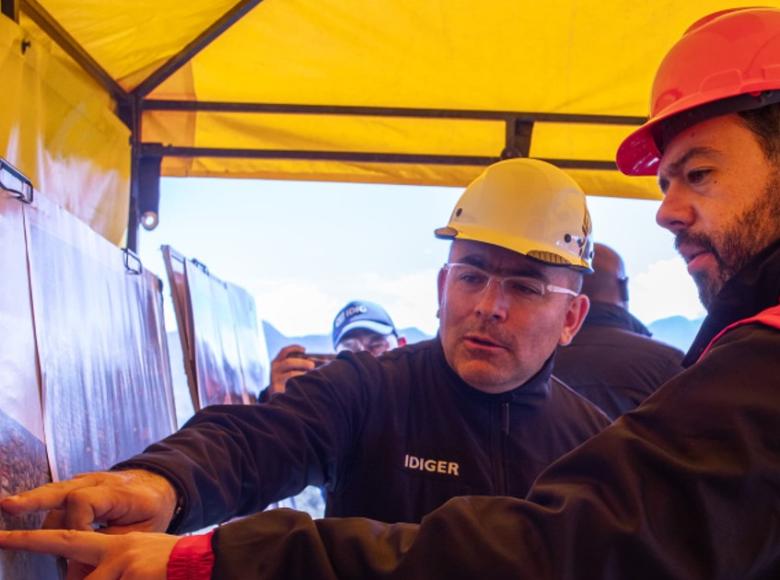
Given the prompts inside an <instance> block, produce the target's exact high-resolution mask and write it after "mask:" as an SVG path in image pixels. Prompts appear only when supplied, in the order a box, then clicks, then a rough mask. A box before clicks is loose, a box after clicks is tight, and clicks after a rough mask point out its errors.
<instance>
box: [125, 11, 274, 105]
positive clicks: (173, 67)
mask: <svg viewBox="0 0 780 580" xmlns="http://www.w3.org/2000/svg"><path fill="white" fill-rule="evenodd" d="M262 1H263V0H240V1H239V2H237V3H236V4H235V5H234V6H233V8H231V9H230V10H228V11H227V12H226V13H225V14H223V15H222V16H221V17H220V18H219V20H217V21H216V22H214V23H213V24H212V25H211V26H209V27H208V28H207V29H206V30H204V31H203V32H201V33H200V34H199V35H198V36H197V38H195V39H194V40H193V41H192V42H190V43H189V44H188V45H187V46H185V47H184V48H183V49H182V50H181V51H179V52H178V53H177V54H175V55H174V56H172V57H171V58H170V59H168V60H167V61H166V62H165V63H164V64H163V65H162V66H160V68H158V69H157V70H155V71H154V72H153V73H152V74H150V75H149V76H148V77H147V78H146V79H144V80H143V82H141V84H139V85H138V86H137V87H136V88H135V89H133V93H134V94H135V95H136V96H138V97H141V98H143V97H145V96H146V95H148V94H149V93H151V92H152V91H153V90H154V89H156V88H157V87H158V86H160V85H161V84H162V83H163V82H164V81H165V80H166V79H167V78H168V77H170V76H171V75H172V74H173V73H175V72H176V71H177V70H179V69H180V68H181V67H183V66H184V65H185V64H187V63H188V62H189V61H190V60H192V58H193V57H194V56H195V55H197V54H198V53H199V52H200V51H201V50H203V49H204V48H206V47H207V46H208V45H209V44H211V43H212V42H213V41H214V40H215V39H217V38H218V37H219V36H220V35H221V34H222V33H223V32H225V31H226V30H227V29H228V28H230V27H231V26H233V25H234V24H235V23H236V22H238V21H239V20H241V19H242V18H243V17H244V16H245V15H246V14H247V13H248V12H250V11H251V10H252V9H254V8H255V7H256V6H257V5H258V4H260V3H261V2H262Z"/></svg>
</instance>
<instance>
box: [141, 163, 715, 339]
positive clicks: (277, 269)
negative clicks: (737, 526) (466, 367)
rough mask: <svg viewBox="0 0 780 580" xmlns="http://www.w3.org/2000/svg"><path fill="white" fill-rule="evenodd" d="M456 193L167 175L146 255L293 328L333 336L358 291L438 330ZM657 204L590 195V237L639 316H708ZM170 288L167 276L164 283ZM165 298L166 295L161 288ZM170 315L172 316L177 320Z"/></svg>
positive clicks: (149, 263)
mask: <svg viewBox="0 0 780 580" xmlns="http://www.w3.org/2000/svg"><path fill="white" fill-rule="evenodd" d="M460 193H461V190H460V189H455V188H445V187H421V186H391V185H366V184H345V183H321V182H291V181H266V180H237V179H201V178H163V179H162V182H161V196H160V197H161V200H160V213H159V216H160V224H159V226H158V227H157V229H155V230H154V231H152V232H147V231H145V230H142V233H141V235H140V238H139V253H140V256H141V259H142V261H143V262H144V264H145V265H146V267H147V268H149V269H151V270H152V271H154V272H155V273H157V274H158V275H161V276H162V277H163V278H164V274H165V269H164V267H163V262H162V256H161V254H160V250H159V248H160V246H161V245H163V244H169V245H171V246H173V247H174V248H175V249H176V250H178V251H179V253H181V254H183V255H185V256H187V257H190V258H197V259H198V260H200V261H201V262H203V263H204V264H206V266H208V268H209V270H210V271H211V272H212V273H213V274H215V275H216V276H218V277H220V278H222V279H224V280H228V281H231V282H233V283H236V284H238V285H240V286H243V287H244V288H246V289H247V290H249V291H250V292H251V293H252V294H253V296H254V297H255V301H256V303H257V311H258V316H259V317H260V318H262V319H265V320H267V321H268V322H270V323H271V324H273V325H274V326H275V327H276V328H277V329H278V330H279V331H281V332H282V333H283V334H285V335H287V336H300V335H305V334H326V333H329V332H330V327H331V323H332V321H333V317H334V315H335V314H336V312H337V311H338V310H339V309H340V308H341V307H342V306H343V305H344V304H346V303H347V302H349V301H350V300H353V299H365V300H371V301H374V302H378V303H380V304H382V305H383V306H384V307H385V309H386V310H387V311H388V312H389V313H390V315H391V317H392V318H393V320H394V321H395V323H396V326H397V327H399V328H405V327H408V326H416V327H417V328H419V329H420V330H422V331H423V332H426V333H428V334H434V333H435V332H436V328H437V320H436V317H435V312H436V273H437V271H438V269H439V268H440V267H441V265H442V264H443V263H444V262H445V260H446V256H447V250H448V243H447V242H445V241H442V240H437V239H436V238H435V237H434V236H433V230H434V229H435V228H437V227H440V226H443V225H446V222H447V219H448V218H449V215H450V212H451V211H452V208H453V206H454V204H455V202H456V200H457V199H458V196H459V195H460ZM658 204H659V202H655V201H645V200H624V199H617V198H604V197H589V198H588V206H589V207H590V210H591V214H592V217H593V227H594V238H595V240H596V241H598V242H602V243H605V244H607V245H609V246H612V247H613V248H614V249H616V250H617V251H618V252H620V253H621V254H622V255H623V258H624V261H625V262H626V269H627V273H628V276H629V292H630V298H631V301H630V308H631V310H632V312H633V313H634V314H635V315H636V316H638V317H639V318H640V319H641V320H642V321H643V322H645V323H651V322H653V321H655V320H657V319H660V318H665V317H669V316H674V315H682V316H685V317H687V318H691V319H693V318H698V317H700V316H703V314H704V309H703V308H702V307H701V305H700V303H699V301H698V297H697V294H696V289H695V287H694V285H693V283H692V282H691V280H690V278H689V276H688V274H687V272H686V270H685V266H684V264H683V261H682V259H681V258H680V257H679V256H678V255H677V253H676V252H675V251H674V249H673V243H672V242H673V239H672V236H671V234H669V233H668V232H666V231H665V230H662V229H661V228H660V227H658V226H657V225H656V224H655V218H654V216H655V211H656V209H657V208H658ZM167 287H168V285H167V284H166V288H167ZM165 299H166V301H167V302H170V297H169V295H168V293H167V291H166V294H165ZM171 321H172V317H171V316H170V315H169V318H168V321H167V324H168V327H169V330H170V329H172V322H171Z"/></svg>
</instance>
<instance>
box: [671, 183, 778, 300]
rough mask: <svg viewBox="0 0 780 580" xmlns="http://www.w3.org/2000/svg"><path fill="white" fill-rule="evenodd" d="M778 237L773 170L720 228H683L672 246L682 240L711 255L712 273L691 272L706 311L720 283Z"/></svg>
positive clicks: (723, 282) (776, 192) (775, 186)
mask: <svg viewBox="0 0 780 580" xmlns="http://www.w3.org/2000/svg"><path fill="white" fill-rule="evenodd" d="M778 237H780V172H779V171H775V172H774V173H773V174H772V177H771V178H770V180H769V183H768V184H767V186H766V188H765V189H764V193H763V194H762V195H761V196H760V197H758V198H757V199H756V200H755V202H754V203H753V205H751V206H749V207H748V208H747V209H746V210H745V211H743V212H742V213H741V214H739V215H737V216H735V217H734V218H733V219H732V220H731V222H730V223H727V224H726V225H725V226H724V227H723V228H722V229H721V230H720V231H716V232H712V233H711V234H709V235H707V234H701V233H696V232H691V231H688V230H684V231H682V232H680V233H679V234H677V237H676V238H675V242H674V245H675V248H677V249H679V247H680V245H682V244H683V243H686V244H692V245H696V246H698V247H700V248H701V249H702V250H704V251H706V252H709V253H711V254H712V256H713V257H714V258H715V261H716V263H717V269H716V271H715V272H706V271H701V272H696V273H695V274H693V281H694V282H695V283H696V286H697V287H698V289H699V300H701V303H702V304H703V305H704V307H705V308H707V309H708V310H709V308H710V306H711V305H712V302H713V300H714V299H715V297H716V296H717V295H718V294H719V293H720V291H721V289H722V288H723V286H724V284H725V283H726V282H727V281H728V280H729V279H731V278H732V277H733V276H734V275H735V274H736V273H737V272H739V271H740V270H742V268H744V267H745V266H746V265H747V264H748V263H749V262H750V261H751V260H752V258H753V256H755V255H756V254H757V253H758V252H760V251H761V250H763V249H764V248H765V247H767V246H768V245H769V244H771V243H772V242H774V241H775V240H777V239H778Z"/></svg>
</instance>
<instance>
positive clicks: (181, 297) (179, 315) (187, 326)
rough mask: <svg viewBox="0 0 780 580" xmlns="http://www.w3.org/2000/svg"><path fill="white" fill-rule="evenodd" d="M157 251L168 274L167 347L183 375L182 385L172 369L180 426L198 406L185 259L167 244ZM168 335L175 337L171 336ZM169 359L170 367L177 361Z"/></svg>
mask: <svg viewBox="0 0 780 580" xmlns="http://www.w3.org/2000/svg"><path fill="white" fill-rule="evenodd" d="M161 251H162V255H163V262H164V263H165V271H166V273H167V275H168V288H170V295H171V301H172V303H173V311H174V314H175V318H176V326H177V328H176V329H175V331H174V332H173V333H169V335H168V336H169V337H170V340H169V343H168V348H169V351H170V354H171V356H172V357H178V360H181V361H182V366H183V368H184V374H185V378H186V384H183V383H182V381H181V380H180V379H181V377H180V376H178V375H177V374H176V373H174V372H172V375H173V377H174V381H173V394H174V400H175V401H176V420H177V423H178V425H179V426H181V425H183V424H184V423H185V422H186V420H187V419H189V418H190V417H192V415H193V414H194V412H195V409H196V408H197V407H198V381H197V371H196V370H195V346H194V344H193V340H194V339H193V337H192V308H191V306H190V303H189V291H188V290H187V275H186V272H185V268H184V264H185V262H186V258H185V257H184V256H182V255H181V254H180V253H179V252H177V251H176V250H175V249H174V248H172V247H171V246H162V248H161ZM172 334H175V335H176V336H175V337H174V336H172ZM174 338H175V341H174ZM170 360H171V365H172V366H173V365H174V364H177V361H176V360H175V359H174V358H171V359H170ZM180 368H181V367H176V368H175V369H174V368H172V371H173V370H180ZM177 379H178V380H177ZM185 391H186V392H185Z"/></svg>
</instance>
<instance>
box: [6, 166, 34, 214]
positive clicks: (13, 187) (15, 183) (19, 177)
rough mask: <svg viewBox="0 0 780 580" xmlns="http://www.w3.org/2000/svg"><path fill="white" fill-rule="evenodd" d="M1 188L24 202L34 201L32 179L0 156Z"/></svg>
mask: <svg viewBox="0 0 780 580" xmlns="http://www.w3.org/2000/svg"><path fill="white" fill-rule="evenodd" d="M0 188H2V189H4V190H5V191H7V192H8V193H10V194H11V195H13V196H14V197H15V198H16V199H18V200H19V201H21V202H22V203H27V204H30V203H32V202H33V184H32V181H30V180H29V179H27V177H26V176H25V175H24V173H22V172H21V171H19V170H18V169H17V168H16V167H14V166H13V165H11V164H10V163H8V161H6V160H5V159H3V158H2V157H0Z"/></svg>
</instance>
